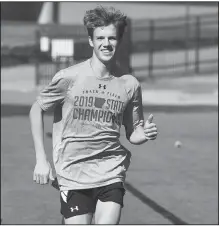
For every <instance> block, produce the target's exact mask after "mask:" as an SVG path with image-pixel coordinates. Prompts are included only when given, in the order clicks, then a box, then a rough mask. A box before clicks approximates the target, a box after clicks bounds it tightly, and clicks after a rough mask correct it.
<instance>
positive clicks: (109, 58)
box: [99, 56, 114, 63]
mask: <svg viewBox="0 0 220 226" xmlns="http://www.w3.org/2000/svg"><path fill="white" fill-rule="evenodd" d="M113 58H114V57H113V56H104V57H103V56H102V57H100V58H99V59H100V60H101V61H102V62H103V63H108V62H110V61H112V59H113Z"/></svg>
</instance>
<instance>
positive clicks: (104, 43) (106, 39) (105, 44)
mask: <svg viewBox="0 0 220 226" xmlns="http://www.w3.org/2000/svg"><path fill="white" fill-rule="evenodd" d="M103 45H104V46H109V40H108V38H105V39H104V42H103Z"/></svg>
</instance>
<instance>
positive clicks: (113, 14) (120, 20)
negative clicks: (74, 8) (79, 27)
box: [83, 6, 127, 39]
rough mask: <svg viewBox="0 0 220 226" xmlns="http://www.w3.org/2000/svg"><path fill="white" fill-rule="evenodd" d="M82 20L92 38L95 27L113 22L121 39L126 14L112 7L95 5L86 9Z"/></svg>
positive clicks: (125, 23) (125, 24)
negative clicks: (90, 8) (93, 7)
mask: <svg viewBox="0 0 220 226" xmlns="http://www.w3.org/2000/svg"><path fill="white" fill-rule="evenodd" d="M83 22H84V25H85V27H86V28H87V31H88V35H89V36H90V37H91V38H93V32H94V29H95V28H97V27H102V26H108V25H110V24H113V25H114V26H115V27H116V29H117V34H118V37H119V39H121V38H122V36H123V34H124V30H125V27H126V26H127V16H125V15H124V14H123V13H121V11H120V10H115V8H113V7H103V6H97V7H96V8H95V9H92V10H88V11H86V13H85V16H84V18H83Z"/></svg>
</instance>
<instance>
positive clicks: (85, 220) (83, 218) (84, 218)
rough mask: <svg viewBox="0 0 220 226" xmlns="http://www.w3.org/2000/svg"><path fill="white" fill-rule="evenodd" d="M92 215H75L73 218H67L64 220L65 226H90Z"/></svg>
mask: <svg viewBox="0 0 220 226" xmlns="http://www.w3.org/2000/svg"><path fill="white" fill-rule="evenodd" d="M92 217H93V214H92V213H87V214H82V215H77V216H74V217H69V218H67V219H64V223H65V224H91V222H92Z"/></svg>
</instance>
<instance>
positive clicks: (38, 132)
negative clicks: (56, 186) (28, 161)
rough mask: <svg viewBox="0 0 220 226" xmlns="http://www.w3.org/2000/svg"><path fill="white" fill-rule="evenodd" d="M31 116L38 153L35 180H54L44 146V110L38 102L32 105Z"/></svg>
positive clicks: (42, 181)
mask: <svg viewBox="0 0 220 226" xmlns="http://www.w3.org/2000/svg"><path fill="white" fill-rule="evenodd" d="M29 117H30V123H31V131H32V137H33V141H34V148H35V153H36V166H35V170H34V175H33V180H34V181H36V182H37V183H40V184H46V183H48V180H49V178H50V179H51V180H53V177H52V169H51V166H50V164H49V162H48V161H47V156H46V152H45V148H44V120H43V110H42V109H41V107H40V105H39V104H38V103H37V102H35V103H34V104H33V105H32V107H31V110H30V114H29Z"/></svg>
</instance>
